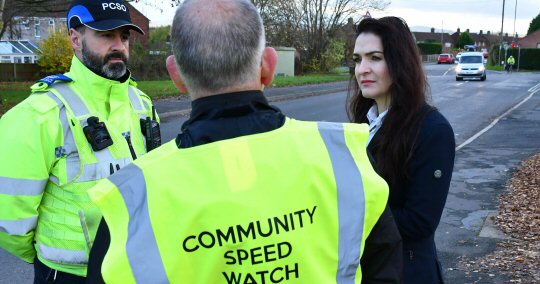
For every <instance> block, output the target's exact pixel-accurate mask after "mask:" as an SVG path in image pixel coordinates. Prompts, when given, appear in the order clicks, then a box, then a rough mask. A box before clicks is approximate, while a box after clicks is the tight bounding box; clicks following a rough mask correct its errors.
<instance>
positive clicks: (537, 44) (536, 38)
mask: <svg viewBox="0 0 540 284" xmlns="http://www.w3.org/2000/svg"><path fill="white" fill-rule="evenodd" d="M519 45H520V46H521V48H540V30H537V31H535V32H533V33H532V34H530V35H528V36H526V37H524V38H522V39H520V40H519Z"/></svg>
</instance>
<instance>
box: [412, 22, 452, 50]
mask: <svg viewBox="0 0 540 284" xmlns="http://www.w3.org/2000/svg"><path fill="white" fill-rule="evenodd" d="M413 36H414V38H415V40H416V43H421V42H436V43H441V44H442V48H443V50H442V52H443V53H450V52H451V51H452V48H453V47H454V43H453V41H452V37H451V36H450V34H448V33H438V32H435V28H431V32H413Z"/></svg>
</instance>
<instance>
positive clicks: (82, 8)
mask: <svg viewBox="0 0 540 284" xmlns="http://www.w3.org/2000/svg"><path fill="white" fill-rule="evenodd" d="M67 20H68V21H67V22H68V28H69V37H70V40H71V44H72V46H73V49H74V53H75V56H73V59H72V63H71V67H70V71H69V72H68V73H66V74H59V75H52V76H48V77H46V78H44V79H41V80H40V81H39V82H38V83H36V84H35V85H33V86H32V94H31V95H30V96H29V97H28V98H27V99H26V100H25V101H23V102H22V103H20V104H19V105H17V106H15V107H14V108H13V109H12V110H10V111H9V112H7V113H6V114H5V115H4V116H3V117H2V119H0V133H2V134H1V135H0V157H2V159H1V162H0V247H2V248H4V249H6V250H7V251H9V252H10V253H12V254H14V255H15V256H17V257H19V258H20V259H22V260H24V261H26V262H29V263H32V262H33V263H34V271H35V279H34V283H84V282H85V276H86V272H87V271H86V270H87V262H88V253H89V250H90V247H91V246H92V242H93V239H94V235H95V232H96V230H97V225H98V224H99V220H100V219H101V215H100V213H99V210H97V208H96V207H95V205H93V203H92V202H91V201H90V199H89V197H88V195H87V190H88V189H89V188H90V187H91V186H93V185H95V184H96V182H97V181H99V180H100V179H103V178H106V177H108V176H109V175H111V174H112V173H114V172H116V171H118V170H119V169H120V168H122V167H124V166H126V165H127V164H129V163H131V161H132V160H134V159H135V158H137V157H138V156H141V155H143V154H145V153H146V152H147V150H150V149H152V148H153V147H157V146H158V145H159V144H160V137H159V128H158V127H159V124H158V123H157V118H156V114H155V111H152V109H153V108H152V104H151V101H150V99H149V97H147V96H146V95H145V94H143V93H142V92H141V91H140V90H138V89H137V88H136V85H137V84H136V83H135V82H134V81H133V80H132V78H131V74H130V72H129V70H128V69H127V66H126V64H127V60H128V58H129V38H130V30H135V31H136V32H139V33H141V34H142V33H143V31H142V30H141V29H140V28H139V27H138V26H136V25H134V24H133V23H132V22H131V18H130V15H129V10H128V7H127V6H126V3H125V2H124V1H123V0H107V1H96V0H76V1H73V3H72V4H71V7H70V9H69V12H68V18H67ZM143 132H145V133H146V134H147V135H144V134H143Z"/></svg>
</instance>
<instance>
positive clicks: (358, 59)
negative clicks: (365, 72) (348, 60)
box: [352, 57, 362, 63]
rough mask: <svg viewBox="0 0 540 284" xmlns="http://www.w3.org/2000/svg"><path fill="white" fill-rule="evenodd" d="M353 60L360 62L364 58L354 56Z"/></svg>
mask: <svg viewBox="0 0 540 284" xmlns="http://www.w3.org/2000/svg"><path fill="white" fill-rule="evenodd" d="M352 60H353V61H354V62H355V63H360V62H362V58H360V57H353V59H352Z"/></svg>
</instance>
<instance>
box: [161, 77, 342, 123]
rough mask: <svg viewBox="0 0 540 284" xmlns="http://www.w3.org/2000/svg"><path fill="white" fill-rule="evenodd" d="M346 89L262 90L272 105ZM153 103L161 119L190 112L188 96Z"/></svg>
mask: <svg viewBox="0 0 540 284" xmlns="http://www.w3.org/2000/svg"><path fill="white" fill-rule="evenodd" d="M347 87H348V81H341V82H333V83H325V84H314V85H304V86H296V87H282V88H266V89H265V90H264V95H265V96H266V98H267V99H268V101H269V102H270V103H273V102H277V101H283V100H290V99H293V98H302V97H308V96H317V95H323V94H330V93H337V92H343V91H346V90H347ZM153 103H154V105H155V106H156V111H157V113H158V114H159V117H160V118H161V119H167V118H170V117H174V116H179V115H187V114H189V112H190V111H191V100H190V98H189V96H179V97H174V98H167V99H161V100H156V101H154V102H153Z"/></svg>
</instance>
